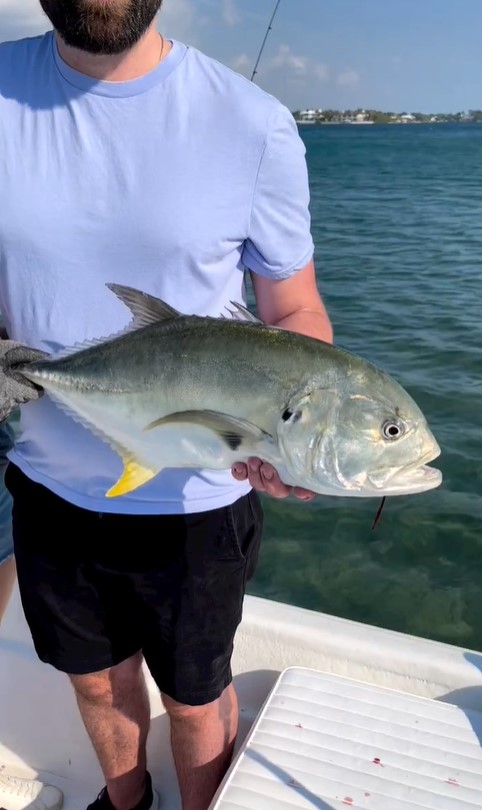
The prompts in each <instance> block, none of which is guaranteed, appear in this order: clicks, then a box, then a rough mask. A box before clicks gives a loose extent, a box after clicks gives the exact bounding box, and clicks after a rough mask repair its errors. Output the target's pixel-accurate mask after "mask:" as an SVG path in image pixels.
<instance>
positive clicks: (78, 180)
mask: <svg viewBox="0 0 482 810" xmlns="http://www.w3.org/2000/svg"><path fill="white" fill-rule="evenodd" d="M308 205H309V190H308V180H307V169H306V163H305V149H304V145H303V143H302V141H301V139H300V137H299V135H298V131H297V127H296V124H295V122H294V120H293V117H292V115H291V114H290V112H289V111H288V110H287V109H286V108H285V107H284V106H282V105H281V104H280V102H279V101H277V100H276V99H275V98H273V97H272V96H270V95H267V94H266V93H264V92H263V91H261V90H260V89H259V88H258V87H257V86H255V85H254V84H252V83H250V82H249V81H247V80H246V79H244V78H242V77H241V76H239V75H237V74H236V73H233V72H232V71H230V70H229V69H227V68H226V67H224V66H223V65H221V64H219V63H218V62H216V61H214V60H213V59H210V58H208V57H207V56H205V55H204V54H202V53H200V52H199V51H198V50H196V49H195V48H190V47H187V46H185V45H183V44H182V43H180V42H177V41H174V42H173V43H172V50H171V52H170V53H169V54H168V56H167V57H166V58H165V59H164V60H163V61H162V62H160V64H159V65H158V66H157V67H156V68H155V69H154V70H153V71H152V72H150V73H148V74H147V75H145V76H143V77H142V78H139V79H136V80H133V81H129V82H122V83H116V82H114V83H113V82H104V81H97V80H94V79H91V78H89V77H87V76H85V75H83V74H81V73H78V72H76V71H74V70H72V69H71V68H70V67H69V66H67V65H66V64H65V63H64V62H63V61H62V60H61V58H60V56H59V54H58V50H57V46H56V41H55V37H54V35H53V34H52V32H48V33H47V34H45V35H43V36H40V37H35V38H31V39H25V40H20V41H18V42H11V43H4V44H2V45H0V310H1V311H2V312H3V314H4V318H5V323H6V327H7V330H8V333H9V336H10V337H11V338H12V339H14V340H18V341H22V342H23V343H26V344H28V345H29V346H32V347H35V348H39V349H44V350H47V351H49V352H56V351H58V350H59V349H60V348H62V347H64V346H69V345H72V344H75V343H77V342H79V341H85V340H86V339H89V338H95V337H105V336H108V335H110V334H112V333H114V332H117V331H118V330H120V329H121V328H123V327H124V326H125V325H126V324H127V323H128V322H129V321H130V319H131V316H130V313H129V312H128V310H127V309H126V308H125V307H124V306H123V305H122V304H121V303H120V302H119V301H118V299H117V298H116V297H115V296H114V295H113V293H112V292H110V291H109V290H108V289H107V288H106V286H105V285H106V283H107V282H117V283H120V284H126V285H130V286H133V287H137V288H138V289H141V290H143V291H146V292H148V293H150V294H152V295H155V296H157V297H159V298H162V299H164V300H165V301H167V302H168V303H169V304H171V305H172V306H174V307H176V308H177V309H178V310H180V311H182V312H184V313H196V314H201V315H203V314H206V315H219V314H220V313H222V312H223V311H224V310H225V307H226V306H229V302H230V301H231V300H236V301H243V300H245V298H244V296H245V290H244V273H245V270H246V268H248V269H250V270H252V271H254V272H255V273H260V274H261V275H263V276H266V277H268V278H271V279H284V278H288V277H289V276H291V275H292V274H293V273H295V272H296V270H298V269H299V268H301V267H304V266H305V265H306V264H307V263H308V262H309V261H310V259H311V257H312V254H313V242H312V238H311V235H310V217H309V211H308ZM219 351H220V352H222V346H220V347H219ZM10 458H11V460H12V461H13V462H14V463H15V464H17V465H18V466H19V467H20V468H21V469H22V470H23V471H24V473H26V475H28V476H29V477H30V478H32V479H33V480H34V481H37V482H39V483H41V484H43V485H45V486H46V487H48V488H50V489H51V490H53V491H54V492H55V493H57V494H58V495H60V496H61V497H62V498H64V499H66V500H68V501H70V502H72V503H74V504H77V505H78V506H81V507H84V508H87V509H93V510H95V511H104V512H107V511H112V512H124V513H126V512H127V513H134V514H156V513H182V512H197V511H205V510H209V509H213V508H216V507H219V506H223V505H227V504H229V503H232V502H233V501H234V500H236V499H237V498H238V497H239V496H240V495H242V494H243V493H245V492H247V491H248V489H249V487H248V485H247V484H246V483H243V484H240V483H237V482H236V481H235V480H234V479H233V477H232V475H231V472H230V470H226V471H217V472H212V471H190V470H188V471H186V470H164V471H162V472H161V473H160V474H159V475H158V476H157V477H156V478H155V479H154V480H152V481H150V482H149V483H148V484H146V485H144V486H142V487H140V488H139V489H137V490H136V491H134V492H132V493H130V494H129V495H126V496H123V497H122V498H118V499H112V500H111V499H106V498H105V496H104V493H105V491H106V490H107V489H108V488H109V487H110V486H111V485H112V484H113V483H114V482H115V481H116V480H117V478H118V477H119V475H120V473H121V471H122V464H121V461H120V459H119V458H118V456H117V455H116V454H115V453H114V451H112V450H111V449H110V448H109V447H108V446H107V445H106V444H105V443H104V442H102V441H101V440H100V439H98V438H96V437H95V436H94V435H92V434H91V433H90V431H88V430H87V429H86V428H84V427H82V426H80V425H78V424H76V423H75V422H74V421H73V420H72V419H71V418H70V417H69V416H67V415H65V414H64V413H63V412H62V411H61V410H60V409H59V407H58V406H56V405H55V404H53V402H52V401H51V400H50V399H49V397H48V396H44V397H43V398H42V399H41V400H40V401H38V402H35V403H29V404H27V405H25V406H23V407H22V409H21V424H20V439H19V441H18V443H17V445H16V448H15V450H14V451H13V452H12V453H11V454H10Z"/></svg>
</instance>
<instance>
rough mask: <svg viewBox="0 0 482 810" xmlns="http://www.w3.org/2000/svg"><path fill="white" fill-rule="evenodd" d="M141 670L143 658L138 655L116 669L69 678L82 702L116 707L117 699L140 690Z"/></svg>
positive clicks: (123, 662) (118, 665)
mask: <svg viewBox="0 0 482 810" xmlns="http://www.w3.org/2000/svg"><path fill="white" fill-rule="evenodd" d="M141 668H142V656H141V654H140V653H138V654H136V655H133V656H132V657H131V658H127V659H126V660H125V661H122V662H121V663H120V664H117V665H116V666H115V667H111V668H109V669H103V670H101V671H100V672H92V673H88V674H86V675H70V676H69V678H70V681H71V683H72V686H73V687H74V690H75V693H76V695H77V697H78V698H80V699H81V700H84V701H88V702H89V703H99V704H109V705H115V703H116V699H117V698H119V697H122V696H124V695H127V694H129V693H130V692H132V691H134V690H136V689H138V688H139V677H140V674H141Z"/></svg>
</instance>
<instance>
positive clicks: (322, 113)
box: [292, 109, 482, 126]
mask: <svg viewBox="0 0 482 810" xmlns="http://www.w3.org/2000/svg"><path fill="white" fill-rule="evenodd" d="M292 115H293V118H294V119H295V121H296V123H297V124H308V125H310V126H314V125H323V126H326V125H327V124H331V125H333V124H354V125H365V126H366V125H370V124H474V123H475V124H479V123H482V110H469V111H468V112H459V113H406V112H403V113H392V112H382V111H381V110H363V109H358V110H322V109H318V110H315V109H310V110H295V111H294V112H292Z"/></svg>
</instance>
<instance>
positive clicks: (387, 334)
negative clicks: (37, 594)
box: [250, 125, 482, 649]
mask: <svg viewBox="0 0 482 810" xmlns="http://www.w3.org/2000/svg"><path fill="white" fill-rule="evenodd" d="M300 131H301V134H302V137H303V140H304V141H305V143H306V147H307V158H308V165H309V170H310V178H311V192H312V205H311V212H312V219H313V234H314V239H315V243H316V262H317V270H318V277H319V286H320V290H321V291H322V293H323V296H324V298H325V301H326V303H327V305H328V309H329V312H330V315H331V318H332V320H333V324H334V328H335V336H336V342H337V343H339V344H340V345H342V346H344V347H346V348H347V349H349V350H351V351H354V352H357V353H360V354H362V355H364V356H365V357H367V358H368V359H370V360H372V361H374V362H375V363H377V364H379V365H381V366H382V367H383V368H384V369H386V370H387V371H388V372H390V373H391V374H393V375H394V376H395V377H396V378H397V379H398V380H399V381H400V382H401V383H402V385H404V387H406V388H407V390H408V391H409V392H410V393H411V394H412V395H413V396H414V398H415V399H416V401H417V402H418V403H419V404H420V406H421V407H422V409H423V410H424V412H425V414H426V416H427V418H428V420H429V422H430V424H431V427H432V429H433V431H434V433H435V435H436V437H437V439H438V441H439V443H440V445H441V448H442V456H441V458H440V459H439V460H438V461H437V463H436V464H437V466H439V467H440V468H441V469H442V471H443V473H444V484H443V486H442V488H441V489H439V490H436V491H434V492H432V493H427V494H424V495H415V496H411V497H404V498H393V499H390V500H388V501H387V504H386V507H385V511H384V513H383V516H382V520H381V523H380V524H379V526H378V528H377V530H376V531H375V532H372V531H371V526H372V523H373V519H374V515H375V512H376V510H377V507H378V503H376V502H375V501H373V500H371V499H370V500H367V501H365V500H358V499H353V500H351V499H339V498H319V499H317V500H316V501H315V502H312V503H310V504H297V503H294V502H292V501H291V500H290V501H284V502H279V501H274V500H269V499H265V500H264V505H265V510H266V519H267V525H266V535H265V540H264V545H263V550H262V555H261V560H260V566H259V569H258V572H257V575H256V577H255V580H254V581H253V583H252V585H251V588H250V590H251V593H256V594H258V595H263V596H267V597H269V598H272V599H277V600H281V601H285V602H289V603H292V604H295V605H300V606H303V607H308V608H312V609H315V610H321V611H325V612H327V613H331V614H335V615H337V616H343V617H348V618H351V619H356V620H359V621H364V622H368V623H371V624H375V625H379V626H382V627H387V628H392V629H395V630H402V631H405V632H409V633H413V634H415V635H419V636H424V637H428V638H433V639H439V640H442V641H447V642H450V643H454V644H460V645H464V646H469V647H473V648H477V649H482V383H481V380H482V126H479V125H435V126H431V125H423V126H393V125H392V126H370V127H357V126H332V127H330V126H325V127H302V128H301V130H300Z"/></svg>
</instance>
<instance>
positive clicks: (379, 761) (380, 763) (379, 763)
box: [373, 757, 383, 768]
mask: <svg viewBox="0 0 482 810" xmlns="http://www.w3.org/2000/svg"><path fill="white" fill-rule="evenodd" d="M373 764H374V765H379V766H380V768H383V765H382V761H381V759H380V757H375V759H374V760H373Z"/></svg>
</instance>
